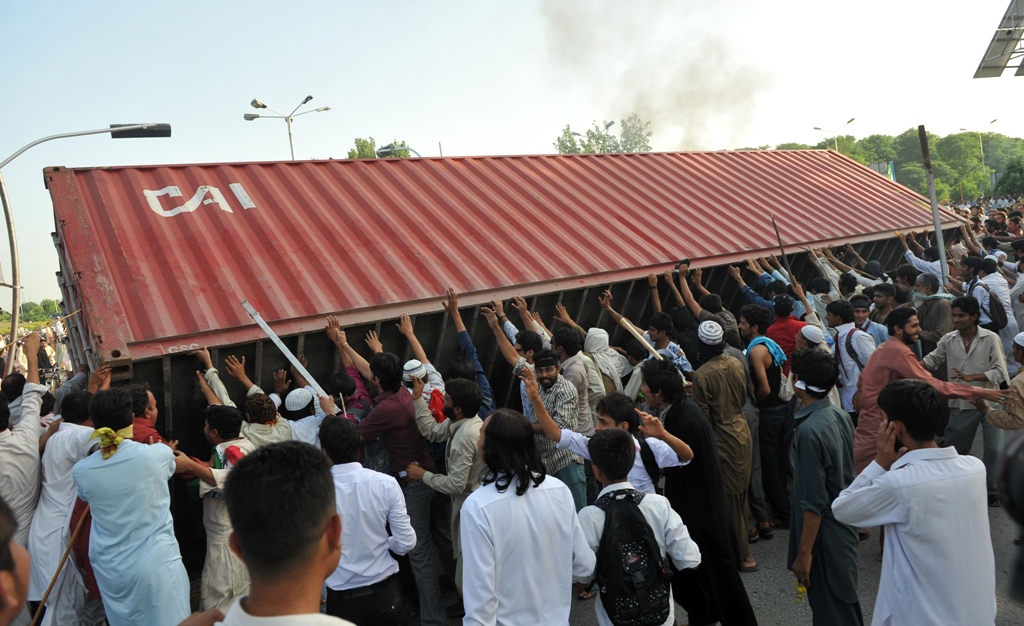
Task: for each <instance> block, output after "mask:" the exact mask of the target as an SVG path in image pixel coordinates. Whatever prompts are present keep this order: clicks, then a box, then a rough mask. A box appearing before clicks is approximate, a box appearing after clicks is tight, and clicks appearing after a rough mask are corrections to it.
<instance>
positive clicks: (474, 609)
mask: <svg viewBox="0 0 1024 626" xmlns="http://www.w3.org/2000/svg"><path fill="white" fill-rule="evenodd" d="M1000 216H1001V217H1000ZM1019 218H1020V213H1019V212H1017V211H1013V212H1010V213H1008V214H1006V213H1001V212H999V211H993V213H992V214H990V216H989V218H988V219H987V220H986V221H985V229H986V230H988V233H987V234H986V235H984V236H982V237H981V238H979V236H978V234H977V233H975V232H974V230H973V229H972V228H970V227H968V226H965V227H964V228H963V229H962V231H961V238H960V241H959V242H958V243H956V244H955V245H953V246H951V248H950V250H949V258H950V263H949V267H948V268H943V267H941V263H940V262H939V260H938V259H939V258H940V257H939V255H938V251H937V249H936V248H935V247H934V246H935V242H934V241H931V240H930V238H929V236H928V235H927V234H925V235H918V234H917V233H906V234H900V233H897V236H898V237H899V239H900V242H901V244H902V245H903V247H904V249H905V254H904V258H903V263H901V264H900V265H899V266H898V267H895V268H892V269H891V270H888V271H887V270H886V269H885V268H883V266H882V265H881V263H879V262H878V261H877V260H865V259H863V258H861V257H860V256H859V255H858V254H857V252H856V251H855V250H854V248H853V247H852V246H847V247H846V248H845V249H839V248H823V249H813V250H811V251H810V254H811V258H812V260H813V263H814V266H815V267H816V271H817V275H816V276H814V277H810V279H809V280H808V281H807V286H806V288H805V287H804V286H803V285H801V284H800V283H799V282H797V281H796V280H795V279H794V277H793V276H791V275H790V274H789V273H788V272H787V271H786V269H785V268H784V266H783V264H782V263H780V262H779V261H778V260H777V259H776V258H774V257H768V258H763V259H751V260H750V261H748V262H747V263H746V267H730V268H729V275H730V280H732V281H734V282H735V284H736V287H737V288H738V290H739V292H740V293H741V294H742V296H743V297H744V298H745V299H746V300H747V302H746V304H744V305H743V306H742V307H741V308H739V309H738V310H737V311H736V312H735V314H734V312H731V311H729V310H728V309H727V308H725V307H724V306H723V301H722V298H721V297H720V296H719V295H717V294H714V293H711V292H710V291H709V289H708V288H707V287H706V286H705V285H704V284H703V278H702V272H701V270H700V269H695V270H692V271H691V269H690V267H689V263H688V262H687V261H683V262H680V263H679V264H678V265H677V266H676V271H674V272H673V271H667V272H665V274H664V276H663V277H661V278H659V277H658V276H656V275H653V274H652V275H650V276H649V278H648V284H649V286H650V289H651V303H652V306H653V309H654V312H653V314H652V315H651V316H650V317H649V319H647V320H645V323H644V325H643V326H642V327H641V326H635V325H633V324H632V323H631V322H630V321H629V320H627V319H625V318H623V317H622V316H621V315H620V314H619V313H618V312H617V311H616V310H615V303H614V301H613V298H612V294H611V293H610V292H604V293H603V294H602V295H601V297H600V299H599V300H598V302H597V304H598V305H599V306H600V307H602V309H603V310H604V311H605V312H606V319H608V320H610V321H614V322H616V323H618V324H620V325H622V326H625V327H627V330H628V331H629V332H628V333H625V334H624V336H625V337H626V341H624V342H623V343H622V344H621V345H618V346H613V345H611V344H610V336H609V333H608V332H607V331H606V330H604V329H601V328H583V327H581V326H579V325H577V324H576V322H575V321H574V320H573V319H572V317H571V316H570V315H569V314H568V312H567V311H566V310H565V308H564V307H562V306H561V305H559V306H558V310H557V315H556V317H555V318H554V319H553V320H551V323H550V325H548V324H545V322H544V321H543V320H542V319H541V318H540V316H539V315H537V314H536V313H535V312H532V311H530V310H529V307H528V306H527V303H526V301H525V300H524V299H522V298H515V299H514V300H513V301H512V302H511V303H510V304H509V306H510V307H514V308H515V309H516V311H517V313H518V315H517V316H516V317H517V319H518V320H520V323H521V325H522V327H517V326H516V325H515V324H513V323H512V321H511V320H510V319H509V317H508V316H507V315H506V312H505V308H504V307H505V304H506V303H504V302H502V301H500V300H495V301H493V302H491V303H490V304H489V305H488V306H483V307H481V309H480V311H481V315H482V317H483V319H484V321H486V323H487V324H488V327H489V328H490V330H491V331H492V333H493V336H494V342H495V344H496V346H497V357H496V358H498V359H503V360H504V361H507V363H508V365H509V366H510V367H511V368H512V372H513V374H512V375H513V376H514V377H515V378H514V381H515V384H516V385H517V386H518V389H519V391H520V394H518V399H519V400H520V401H521V411H520V410H514V409H512V408H508V407H502V406H499V403H498V401H497V400H496V398H495V396H494V393H493V391H492V388H491V384H490V381H489V380H488V378H487V376H486V375H485V370H484V368H483V366H482V364H481V362H480V359H479V357H478V355H477V351H476V347H475V346H474V344H473V341H472V339H471V337H470V335H469V333H468V332H467V330H466V326H465V321H464V320H463V318H462V314H461V313H460V310H459V302H458V296H457V294H456V293H455V292H454V291H450V292H449V294H448V298H447V300H446V301H445V302H444V303H443V307H444V309H445V310H446V311H447V313H448V314H449V316H450V318H451V320H452V322H453V323H454V325H455V328H456V331H457V334H458V343H459V348H458V356H457V358H455V359H453V360H450V359H447V358H445V357H446V356H447V355H428V354H427V353H426V351H425V350H424V349H423V347H422V345H421V344H420V342H419V341H418V340H417V337H416V333H415V330H414V327H413V322H412V320H411V319H410V318H409V316H407V315H403V316H402V317H401V318H400V320H399V322H398V325H397V327H398V330H399V332H400V333H401V334H402V335H403V336H404V338H405V340H406V341H407V344H408V347H409V349H410V351H411V353H412V354H413V356H414V357H415V358H413V359H411V360H408V361H405V362H403V361H402V360H401V359H400V358H399V357H398V356H397V355H396V354H394V353H391V352H388V351H386V349H385V348H386V346H384V345H383V344H382V343H381V342H380V340H379V339H378V337H377V335H376V334H375V333H373V332H370V333H369V334H368V335H367V336H366V337H365V344H366V346H367V347H368V348H369V352H370V355H371V356H370V358H369V359H366V358H365V357H364V356H363V354H362V353H363V352H365V350H363V349H358V350H357V349H356V347H355V346H354V345H353V344H352V343H351V342H350V339H352V340H355V339H356V338H350V337H349V336H348V334H347V333H346V332H345V331H344V330H343V329H342V328H341V327H340V325H339V323H338V321H337V320H336V319H335V318H333V317H329V318H328V319H327V320H326V332H327V336H328V338H329V339H330V340H331V342H332V343H333V344H334V346H335V347H336V349H337V352H338V355H339V358H340V362H341V364H342V369H341V371H339V372H337V373H336V374H334V375H333V376H332V377H330V379H329V381H326V384H325V385H324V388H325V389H327V391H328V392H329V393H330V395H323V396H319V397H318V396H317V393H316V392H315V391H314V388H313V386H311V385H310V382H309V381H307V380H305V379H304V378H303V376H302V374H301V373H300V371H299V370H297V369H295V368H293V369H292V370H291V371H290V372H288V371H283V370H282V371H279V372H277V373H276V374H275V376H274V380H273V389H272V390H271V392H270V393H267V392H265V391H264V390H263V389H261V388H260V387H259V386H257V385H255V384H253V382H252V380H251V379H250V378H249V374H250V373H251V370H250V369H248V368H247V364H246V362H245V359H237V358H235V357H228V358H227V359H225V362H224V363H223V374H224V375H225V376H228V377H231V378H233V379H235V380H236V381H238V383H240V384H241V386H242V387H243V388H244V389H245V390H246V399H245V403H244V405H243V406H240V407H239V406H236V405H235V403H234V402H233V401H232V399H231V397H230V396H229V394H228V392H227V389H226V387H225V385H224V383H223V381H222V379H221V370H219V369H218V368H217V367H216V364H214V363H213V361H212V359H211V357H210V353H209V352H208V351H206V350H205V349H203V350H198V351H196V352H195V353H194V355H195V357H196V363H197V368H198V369H197V372H196V374H197V375H196V385H197V386H198V389H199V390H200V392H201V394H202V397H203V398H205V400H206V402H207V403H208V407H207V408H206V410H205V413H204V421H203V433H204V435H205V437H206V439H207V441H208V443H209V445H210V453H209V454H208V455H201V457H190V456H189V455H187V454H185V453H184V452H182V451H180V450H177V444H176V442H174V441H166V440H165V439H164V438H163V437H162V436H161V433H160V428H159V423H158V412H157V404H156V399H155V397H154V396H153V393H152V392H151V391H149V390H148V389H147V387H146V386H145V385H132V386H128V387H123V386H113V387H112V386H111V385H110V378H111V375H110V370H109V369H107V368H102V369H100V370H98V371H96V372H94V373H92V374H91V375H90V374H88V373H87V372H86V371H84V370H83V371H81V372H79V373H78V374H76V375H75V376H74V377H73V378H71V379H70V380H69V381H68V382H67V383H66V384H65V385H63V386H62V387H60V388H59V389H57V390H56V391H55V392H53V393H51V392H50V391H49V390H48V389H47V388H46V387H45V386H43V385H40V384H39V383H40V367H41V366H40V360H41V355H43V354H45V353H46V352H45V348H43V347H42V346H41V340H40V336H39V334H37V333H33V334H30V335H28V336H27V337H26V338H25V339H24V341H23V345H22V347H21V353H22V354H24V364H23V365H22V366H20V367H19V368H18V369H19V370H20V373H14V374H11V375H8V376H7V377H5V378H4V379H3V381H2V385H0V391H2V392H3V395H2V397H0V498H2V501H0V624H8V623H27V622H28V619H29V616H30V615H36V616H38V617H41V620H40V622H39V623H42V624H61V625H64V624H75V625H77V624H82V625H93V624H101V623H103V622H104V620H105V621H106V623H108V624H111V625H112V626H120V625H122V624H153V625H163V624H166V625H171V626H173V625H177V624H213V623H223V624H231V625H244V624H325V625H326V624H357V625H359V626H364V625H377V624H380V625H388V626H392V625H401V624H407V623H409V622H410V621H411V620H413V619H415V618H416V616H418V619H419V623H421V624H423V625H425V626H439V625H442V624H448V623H449V622H450V620H451V619H453V618H458V617H462V618H463V623H464V624H509V625H512V624H515V625H520V624H566V623H567V622H568V619H569V612H570V608H571V606H572V602H573V599H574V597H576V598H579V599H580V600H588V599H591V598H595V597H596V599H595V600H594V614H595V619H596V621H597V622H598V623H599V624H626V623H629V624H639V623H643V624H665V625H666V626H672V625H674V624H675V623H676V616H675V611H674V607H675V604H676V603H678V604H679V605H681V606H682V607H683V608H684V609H685V611H686V614H687V617H688V620H689V623H690V624H713V623H721V624H724V625H726V626H731V625H745V624H756V623H757V616H756V614H755V611H754V608H753V607H752V605H751V601H750V599H749V597H748V594H747V591H746V589H745V586H744V583H743V577H742V574H744V573H747V572H754V571H757V570H758V569H759V567H760V565H759V564H758V562H757V559H756V558H755V550H756V548H752V546H753V545H754V544H756V543H757V542H759V541H768V540H772V539H773V538H774V537H775V531H776V530H788V541H789V550H788V557H787V561H786V567H787V568H788V569H790V570H791V571H792V572H793V575H794V578H795V579H796V583H797V584H798V593H801V594H803V593H806V595H807V598H808V600H809V602H810V606H811V608H812V611H813V616H814V623H815V624H822V625H824V624H829V625H845V624H863V615H862V611H861V608H860V599H859V595H858V594H859V592H858V585H857V577H858V566H857V552H858V546H859V543H860V542H861V541H864V540H865V539H866V538H868V537H870V536H871V535H872V533H873V532H875V533H877V534H879V535H881V536H882V545H883V548H884V551H883V554H884V557H883V562H882V581H881V585H880V587H879V591H878V598H877V600H876V602H875V613H874V623H876V624H915V625H916V624H940V623H941V624H965V625H966V624H970V625H976V624H992V623H994V620H995V611H996V601H995V570H994V567H995V566H994V558H993V548H992V544H991V539H990V534H989V522H988V508H989V507H995V506H1000V504H1001V502H1000V496H999V492H998V490H997V484H996V462H997V460H998V457H999V454H1000V451H1001V447H1002V444H1003V431H1004V429H1016V428H1019V427H1021V426H1024V404H1022V402H1021V399H1022V398H1024V369H1021V364H1022V363H1024V333H1020V332H1019V329H1020V328H1021V324H1019V323H1018V320H1020V321H1021V322H1024V318H1022V317H1021V315H1022V314H1024V280H1017V278H1018V276H1019V275H1020V273H1019V272H1018V263H1019V261H1020V259H1021V258H1022V257H1024V239H1017V238H1016V237H1015V236H1014V235H1013V234H1012V231H1010V230H1009V229H1010V226H1009V224H1012V223H1013V220H1014V219H1016V224H1017V228H1018V231H1017V232H1018V233H1019V224H1020V219H1019ZM990 222H991V225H990ZM990 228H991V230H989V229H990ZM996 229H998V230H996ZM1019 269H1020V270H1021V272H1024V266H1020V267H1019ZM662 286H664V288H667V289H668V290H669V292H670V294H671V297H670V300H669V301H670V302H673V301H674V305H675V306H672V307H671V308H670V310H668V311H662V310H661V309H662V298H661V291H660V289H661V288H662ZM721 287H723V288H724V287H725V285H722V286H721ZM358 339H363V338H358ZM431 356H433V357H435V358H436V359H437V360H438V361H441V360H445V361H449V360H450V364H449V365H448V366H447V367H446V368H445V369H446V371H445V372H444V373H443V374H442V372H439V371H438V369H437V368H435V366H434V364H433V362H432V361H431ZM518 408H519V406H518V405H517V409H518ZM979 425H980V426H982V429H981V430H982V432H983V437H984V454H983V457H984V458H983V460H978V459H975V458H973V457H971V456H968V453H969V451H970V449H971V446H972V444H973V442H974V438H975V435H976V433H977V431H978V430H979V428H978V427H979ZM897 470H899V471H897ZM172 479H173V480H184V481H187V483H188V487H189V489H190V491H191V493H192V494H193V495H194V497H196V498H198V499H201V500H202V508H203V519H202V522H203V525H204V527H205V531H206V541H207V546H206V557H205V562H204V566H203V570H202V579H201V582H200V585H199V589H198V595H199V608H200V612H198V613H195V614H192V612H191V608H192V602H191V597H190V594H191V588H190V581H189V577H188V575H187V573H186V571H185V568H184V566H183V564H182V558H181V554H180V551H179V547H178V543H177V541H176V539H175V534H174V522H175V520H174V519H173V518H172V516H171V511H170V491H169V487H168V485H169V481H170V480H172ZM876 529H877V530H876ZM26 549H27V553H26ZM62 557H66V561H65V560H62ZM446 597H447V598H458V600H457V601H454V602H450V603H448V604H447V605H446V603H445V598H446ZM26 599H27V603H26Z"/></svg>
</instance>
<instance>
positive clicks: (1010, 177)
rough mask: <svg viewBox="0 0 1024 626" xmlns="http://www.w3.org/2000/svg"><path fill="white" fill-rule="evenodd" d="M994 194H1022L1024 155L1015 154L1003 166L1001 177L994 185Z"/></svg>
mask: <svg viewBox="0 0 1024 626" xmlns="http://www.w3.org/2000/svg"><path fill="white" fill-rule="evenodd" d="M996 193H997V194H1005V195H1008V196H1020V195H1022V194H1024V155H1022V154H1017V155H1014V156H1012V157H1010V158H1009V159H1007V160H1006V162H1005V163H1004V165H1003V175H1002V178H1000V179H999V182H998V183H996Z"/></svg>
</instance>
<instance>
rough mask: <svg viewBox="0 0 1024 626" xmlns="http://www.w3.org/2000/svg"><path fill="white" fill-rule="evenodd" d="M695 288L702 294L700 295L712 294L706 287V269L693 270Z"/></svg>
mask: <svg viewBox="0 0 1024 626" xmlns="http://www.w3.org/2000/svg"><path fill="white" fill-rule="evenodd" d="M693 288H694V289H695V290H696V291H697V293H699V294H700V297H701V298H703V297H704V296H710V295H711V292H710V291H708V290H707V289H706V288H705V287H704V270H703V269H702V268H699V267H698V268H697V269H695V270H693Z"/></svg>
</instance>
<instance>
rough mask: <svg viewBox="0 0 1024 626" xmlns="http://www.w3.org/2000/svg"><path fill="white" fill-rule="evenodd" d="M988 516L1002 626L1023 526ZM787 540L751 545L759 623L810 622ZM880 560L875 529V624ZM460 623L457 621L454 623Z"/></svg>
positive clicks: (867, 583) (578, 617)
mask: <svg viewBox="0 0 1024 626" xmlns="http://www.w3.org/2000/svg"><path fill="white" fill-rule="evenodd" d="M1012 437H1013V433H1011V432H1007V433H1006V441H1009V440H1010V439H1011V438H1012ZM981 442H982V438H981V433H980V432H979V434H978V436H977V437H976V438H975V441H974V448H973V450H972V453H973V454H974V455H975V456H978V457H979V458H980V457H981V450H982V443H981ZM989 521H990V523H991V529H992V547H993V549H994V552H995V558H996V596H997V602H998V611H997V614H996V624H997V625H999V626H1002V625H1005V626H1011V625H1013V626H1018V625H1020V624H1024V604H1020V603H1017V602H1014V601H1013V600H1011V599H1010V597H1009V586H1010V571H1011V570H1012V567H1013V563H1014V559H1016V558H1017V554H1018V552H1019V551H1020V549H1021V547H1020V546H1015V545H1014V544H1013V539H1014V537H1016V536H1018V534H1020V533H1019V526H1018V525H1017V524H1016V522H1014V521H1013V520H1012V519H1011V518H1010V516H1009V515H1008V514H1007V513H1006V510H1005V509H1002V508H990V509H989ZM788 541H789V531H785V530H776V531H775V537H774V538H773V539H772V540H771V541H764V540H762V541H759V542H757V543H756V544H754V545H753V546H751V549H752V550H753V552H754V558H755V559H757V562H758V565H760V568H761V569H760V571H758V572H754V573H751V574H741V576H742V577H743V583H744V584H745V585H746V587H747V594H748V595H749V596H750V602H751V604H752V605H753V606H754V612H755V613H756V614H757V620H758V623H759V624H760V625H761V626H774V625H779V626H802V625H808V626H809V625H810V624H811V607H810V605H809V604H808V603H807V599H806V598H804V601H803V603H802V604H798V603H797V601H796V591H795V590H794V587H793V580H794V579H793V574H792V573H791V572H790V571H789V570H787V569H786V550H787V546H788ZM881 570H882V561H881V550H880V547H879V542H878V533H877V531H873V532H872V537H871V538H870V539H869V540H867V541H864V542H862V543H861V544H860V570H859V579H858V587H859V589H860V604H861V608H862V609H863V611H864V623H865V624H870V623H871V616H872V613H873V612H874V609H875V596H876V594H877V593H878V579H879V576H880V575H881ZM596 600H597V598H595V599H594V600H586V601H580V600H573V607H572V616H571V620H570V624H572V625H573V626H583V625H584V624H595V623H596V621H595V619H594V602H595V601H596ZM676 621H677V622H678V623H680V624H685V623H686V612H685V611H683V609H682V607H680V606H678V605H677V606H676ZM453 623H457V622H453Z"/></svg>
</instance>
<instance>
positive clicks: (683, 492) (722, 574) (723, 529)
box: [643, 320, 757, 626]
mask: <svg viewBox="0 0 1024 626" xmlns="http://www.w3.org/2000/svg"><path fill="white" fill-rule="evenodd" d="M741 324H742V320H741ZM643 376H644V384H643V392H644V397H645V398H646V399H647V403H648V406H649V407H650V408H651V410H652V412H654V413H655V414H656V415H655V416H654V417H656V418H659V419H660V421H662V422H663V423H664V428H665V430H666V431H667V432H669V433H671V434H672V435H673V436H675V437H677V438H678V439H680V440H682V441H685V442H686V443H687V445H688V446H689V447H690V449H691V450H692V451H693V460H692V461H691V462H690V463H688V464H687V465H685V466H683V467H673V468H668V469H666V470H665V472H664V473H665V496H666V497H667V498H668V500H669V502H671V503H672V508H673V509H675V510H676V512H678V513H679V515H680V517H682V519H683V522H684V523H685V524H686V528H687V529H688V530H689V531H690V536H691V537H693V540H694V541H695V542H697V546H698V547H699V548H700V552H701V561H702V567H699V568H697V569H696V570H683V571H682V572H679V573H678V574H677V575H676V577H675V579H674V580H673V582H672V591H673V593H674V595H675V598H676V601H677V602H678V603H679V604H681V605H682V606H683V608H684V609H686V613H687V616H688V617H689V620H690V623H693V624H712V623H714V622H716V621H720V622H721V623H722V624H723V625H724V626H734V625H739V624H751V625H752V624H756V623H757V618H756V617H755V616H754V609H753V608H752V607H751V606H750V599H749V598H748V597H747V591H746V589H745V588H744V587H743V581H742V580H740V574H739V571H738V569H737V567H736V562H737V557H736V548H735V546H736V542H737V541H738V540H741V539H742V538H739V539H737V538H736V537H734V535H735V531H733V529H732V524H731V523H730V516H729V506H728V504H727V501H726V497H725V487H724V484H723V482H722V470H721V466H720V465H719V463H718V450H717V449H716V447H715V436H714V434H713V432H712V430H711V424H710V423H709V422H708V420H707V418H706V417H705V416H704V415H703V414H702V413H701V411H700V408H698V407H697V404H696V403H695V402H694V401H693V400H691V399H690V398H688V397H686V394H685V392H684V389H683V380H682V378H680V376H679V372H678V370H677V369H676V368H675V367H674V366H673V365H672V364H671V363H668V362H666V361H655V360H649V361H646V362H644V365H643ZM652 423H653V421H652Z"/></svg>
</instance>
